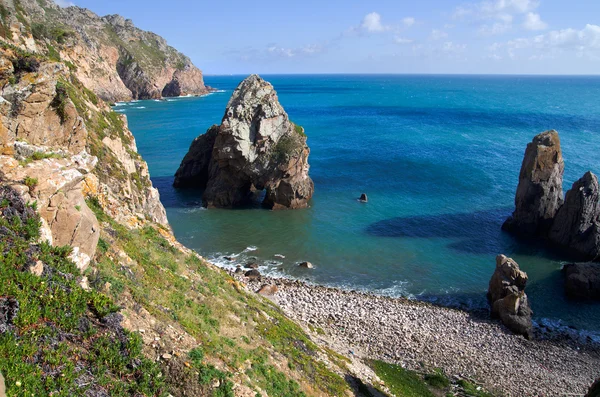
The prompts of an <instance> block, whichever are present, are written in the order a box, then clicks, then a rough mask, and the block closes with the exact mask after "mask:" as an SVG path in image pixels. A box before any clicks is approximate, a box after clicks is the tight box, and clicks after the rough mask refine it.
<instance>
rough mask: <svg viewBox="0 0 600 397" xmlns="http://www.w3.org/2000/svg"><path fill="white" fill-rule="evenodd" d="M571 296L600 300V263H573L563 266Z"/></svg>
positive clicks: (569, 295)
mask: <svg viewBox="0 0 600 397" xmlns="http://www.w3.org/2000/svg"><path fill="white" fill-rule="evenodd" d="M563 272H564V274H565V293H566V294H567V296H568V297H569V298H574V299H582V300H591V299H593V300H600V264H598V263H571V264H568V265H566V266H565V267H564V268H563Z"/></svg>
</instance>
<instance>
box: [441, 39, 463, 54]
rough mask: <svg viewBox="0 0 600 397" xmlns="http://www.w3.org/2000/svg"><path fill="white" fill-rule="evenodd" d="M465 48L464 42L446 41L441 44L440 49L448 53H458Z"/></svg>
mask: <svg viewBox="0 0 600 397" xmlns="http://www.w3.org/2000/svg"><path fill="white" fill-rule="evenodd" d="M466 49H467V45H466V44H456V43H453V42H451V41H447V42H445V43H444V45H443V46H442V51H443V52H445V53H450V54H460V53H462V52H464V51H465V50H466Z"/></svg>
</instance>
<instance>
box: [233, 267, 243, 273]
mask: <svg viewBox="0 0 600 397" xmlns="http://www.w3.org/2000/svg"><path fill="white" fill-rule="evenodd" d="M234 273H235V274H240V273H244V271H243V270H242V268H241V267H237V268H236V269H235V272H234Z"/></svg>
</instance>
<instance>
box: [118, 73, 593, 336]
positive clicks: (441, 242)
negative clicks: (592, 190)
mask: <svg viewBox="0 0 600 397" xmlns="http://www.w3.org/2000/svg"><path fill="white" fill-rule="evenodd" d="M263 77H264V78H266V79H267V80H269V81H270V82H271V83H273V85H274V86H275V89H276V90H277V91H278V93H279V98H280V101H281V103H282V104H283V106H284V107H285V109H286V110H287V112H288V113H289V115H290V118H291V119H292V120H293V121H294V122H296V123H297V124H300V125H302V126H304V127H305V129H306V133H307V135H308V137H309V139H308V143H309V145H310V147H311V154H310V158H309V162H310V165H311V169H310V175H311V176H312V178H313V180H314V182H315V187H316V190H315V195H314V198H313V200H312V203H311V207H310V208H309V209H306V210H296V211H279V212H277V211H276V212H273V211H268V210H264V209H261V208H260V207H258V206H257V207H256V208H250V209H242V210H204V209H201V208H200V192H194V191H175V190H174V189H173V188H172V187H171V184H172V181H173V174H174V173H175V171H176V169H177V167H178V166H179V163H180V161H181V159H182V158H183V156H184V155H185V153H186V152H187V149H188V147H189V144H190V143H191V141H192V140H193V139H194V138H195V137H196V136H197V135H199V134H201V133H204V132H205V131H206V129H207V128H208V127H209V126H210V125H212V124H218V123H219V122H220V120H221V117H222V116H223V113H224V109H225V105H226V104H227V101H228V99H229V96H230V95H231V92H232V90H233V89H234V88H235V86H236V85H237V84H238V83H239V81H240V80H241V79H242V78H243V76H222V77H213V76H209V77H207V78H206V82H207V84H209V85H211V86H213V87H217V88H218V89H220V90H223V92H217V93H214V94H211V95H209V96H206V97H203V98H178V99H170V100H169V101H162V102H157V101H143V102H134V103H130V104H119V105H120V106H118V107H117V109H118V110H119V111H121V112H124V113H126V114H127V115H128V117H129V125H130V128H131V130H132V131H133V133H134V135H135V137H136V139H137V143H138V148H139V151H140V153H141V154H142V155H143V157H144V158H145V159H146V161H147V162H148V165H149V167H150V173H151V175H152V180H153V182H154V184H155V186H157V187H158V189H159V190H160V194H161V199H162V202H163V204H164V205H165V207H166V209H167V213H168V217H169V221H170V223H171V225H172V227H173V230H174V232H175V234H176V236H177V237H178V239H179V240H180V241H181V242H182V243H184V244H185V245H187V246H188V247H190V248H193V249H195V250H197V251H198V252H200V253H201V254H202V255H204V256H206V257H208V258H212V259H214V260H215V261H217V262H220V263H222V264H229V265H231V264H234V263H245V262H246V261H247V260H248V259H249V258H250V257H252V256H254V257H256V258H257V259H258V261H259V262H260V263H261V265H263V268H262V270H263V271H265V272H268V273H272V274H280V275H286V276H292V277H297V278H301V279H308V280H310V281H313V282H316V283H321V284H328V285H335V286H343V287H347V288H352V289H361V290H370V291H374V292H379V293H383V294H388V295H408V296H414V297H417V298H420V299H427V300H432V301H437V302H440V303H443V304H458V305H466V306H471V307H473V306H474V307H478V306H485V304H486V301H485V292H486V290H487V284H488V281H489V279H490V277H491V274H492V273H493V271H494V268H495V256H496V255H497V254H499V253H504V254H506V255H509V256H512V257H513V258H515V259H516V260H517V261H518V263H519V264H520V265H521V268H522V269H524V270H525V271H526V272H527V273H528V274H529V278H530V282H529V284H528V287H527V293H528V295H529V297H530V300H531V302H532V306H533V310H534V314H535V317H536V319H538V320H541V319H549V321H553V322H555V321H561V322H562V324H564V325H571V326H574V327H577V328H582V329H588V330H595V331H600V305H598V304H584V303H572V302H569V301H567V300H566V299H565V298H564V296H563V285H562V278H561V273H560V267H561V265H562V264H563V263H564V262H563V261H562V259H563V258H560V257H556V256H554V255H553V254H551V253H549V252H547V251H545V250H544V249H543V248H542V247H538V246H525V245H522V244H519V243H518V242H517V241H516V240H514V239H513V238H512V237H511V236H509V235H507V234H505V233H504V232H502V231H501V230H500V226H501V224H502V222H503V221H504V219H505V218H506V217H507V216H508V215H509V214H510V213H511V212H512V207H513V200H514V192H515V190H516V184H517V182H518V174H519V169H520V165H521V160H522V157H523V153H524V149H525V146H526V144H527V143H528V142H530V141H531V139H532V138H533V136H534V135H536V134H537V133H539V132H541V131H544V130H547V129H552V128H553V129H556V130H558V131H559V132H560V136H561V140H562V147H563V153H564V158H565V163H566V169H565V185H564V186H565V191H566V190H567V189H568V188H569V187H570V186H571V184H572V183H573V182H574V181H575V180H576V179H578V178H579V177H580V176H582V175H583V174H584V172H585V171H587V170H588V169H591V170H592V171H594V172H596V173H600V165H599V164H598V161H597V159H598V153H599V152H600V136H599V133H600V101H598V97H599V94H600V78H596V77H499V76H497V77H494V76H469V77H467V76H342V75H338V76H263ZM362 192H365V193H367V194H368V196H369V202H368V203H367V204H362V203H359V202H358V201H357V198H358V197H359V196H360V194H361V193H362ZM237 254H239V256H238V257H237V262H234V263H232V262H228V261H227V260H224V259H223V256H224V255H237ZM275 254H280V255H284V256H285V259H279V258H277V257H275V256H274V255H275ZM298 261H310V262H312V263H313V264H314V265H315V269H313V270H306V269H300V268H298V267H297V266H296V263H297V262H298Z"/></svg>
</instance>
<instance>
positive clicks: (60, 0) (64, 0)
mask: <svg viewBox="0 0 600 397" xmlns="http://www.w3.org/2000/svg"><path fill="white" fill-rule="evenodd" d="M54 2H55V3H56V4H57V5H58V6H59V7H62V8H65V7H73V6H74V5H75V3H73V2H72V1H68V0H54Z"/></svg>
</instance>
